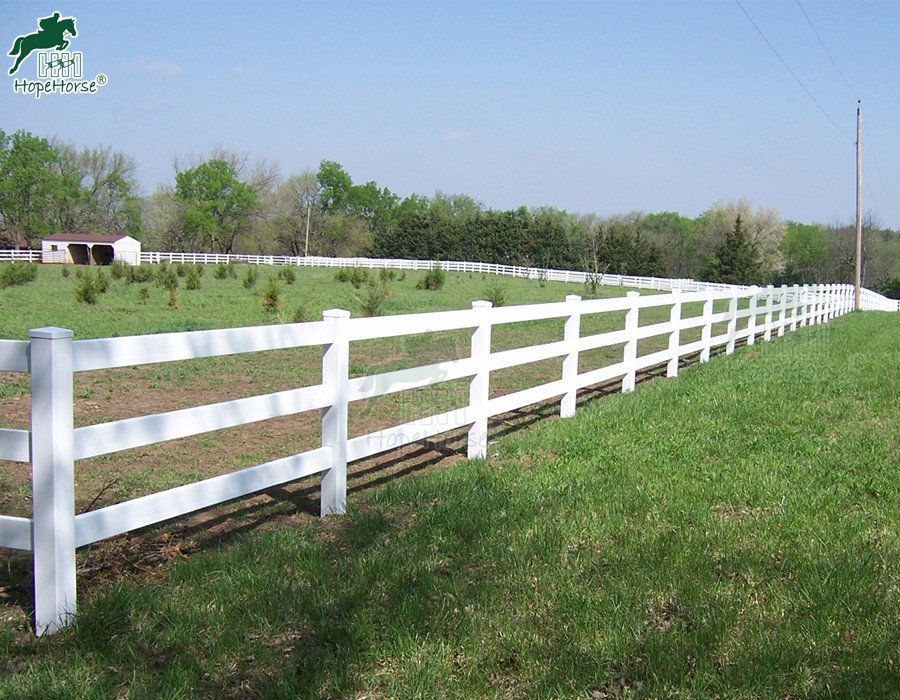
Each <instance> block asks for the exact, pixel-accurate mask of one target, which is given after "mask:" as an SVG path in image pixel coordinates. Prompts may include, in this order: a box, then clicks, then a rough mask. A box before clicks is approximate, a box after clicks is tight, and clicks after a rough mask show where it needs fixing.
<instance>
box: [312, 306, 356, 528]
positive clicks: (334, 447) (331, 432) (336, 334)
mask: <svg viewBox="0 0 900 700" xmlns="http://www.w3.org/2000/svg"><path fill="white" fill-rule="evenodd" d="M322 318H323V319H324V320H325V321H329V322H330V323H331V329H332V335H331V343H329V344H328V345H324V346H323V347H322V384H324V385H325V386H328V387H330V388H331V390H332V399H331V405H330V406H326V407H325V408H323V409H322V446H323V447H330V448H331V466H330V467H329V468H328V470H327V471H326V472H325V474H324V475H323V476H322V485H321V503H320V506H319V513H320V515H322V516H323V517H324V516H326V515H343V514H344V513H345V511H346V507H347V381H348V375H349V371H350V339H349V336H348V334H347V322H348V320H349V319H350V312H349V311H344V310H343V309H328V310H326V311H323V312H322Z"/></svg>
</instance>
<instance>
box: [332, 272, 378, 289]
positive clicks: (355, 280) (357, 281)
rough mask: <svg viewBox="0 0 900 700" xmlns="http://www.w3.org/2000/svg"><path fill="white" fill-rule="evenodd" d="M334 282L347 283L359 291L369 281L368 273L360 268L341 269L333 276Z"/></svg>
mask: <svg viewBox="0 0 900 700" xmlns="http://www.w3.org/2000/svg"><path fill="white" fill-rule="evenodd" d="M334 280H335V282H349V283H350V284H351V285H353V288H354V289H359V288H360V287H362V286H363V285H364V284H367V283H368V282H369V280H370V276H369V271H368V270H366V269H365V268H362V267H342V268H341V269H340V270H338V272H337V274H336V275H335V276H334Z"/></svg>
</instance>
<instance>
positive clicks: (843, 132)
mask: <svg viewBox="0 0 900 700" xmlns="http://www.w3.org/2000/svg"><path fill="white" fill-rule="evenodd" d="M734 2H735V3H736V4H737V6H738V7H740V8H741V12H743V13H744V16H745V17H746V18H747V21H749V22H750V24H752V25H753V28H754V29H755V30H756V31H757V32H758V33H759V35H760V36H761V37H762V38H763V41H765V42H766V45H768V47H769V48H770V49H772V53H774V54H775V55H776V56H777V57H778V60H779V61H781V65H783V66H784V67H785V68H786V69H787V72H788V73H790V74H791V75H792V76H793V77H794V80H796V81H797V83H798V84H799V85H800V87H802V88H803V91H804V92H805V93H806V94H807V95H809V98H810V99H811V100H812V101H813V102H815V103H816V107H818V108H819V111H820V112H822V114H824V115H825V118H826V119H828V121H830V122H831V124H832V125H833V126H834V128H835V129H837V130H838V131H839V132H841V134H843V136H844V138H846V139H847V140H848V141H850V142H851V143H852V142H853V139H852V138H850V136H849V135H848V134H847V132H846V131H844V130H843V129H842V128H841V126H840V125H839V124H838V123H837V122H836V121H835V120H834V119H833V118H832V116H831V115H830V114H829V113H828V112H827V111H826V110H825V108H824V107H823V106H822V104H821V103H820V102H819V101H818V100H817V99H816V96H815V95H813V94H812V92H811V91H810V89H809V88H808V87H806V84H805V83H804V82H803V81H802V80H800V78H799V76H798V75H797V74H796V73H795V72H794V71H793V70H792V69H791V67H790V66H789V65H788V64H787V61H785V60H784V59H783V58H782V57H781V54H780V53H778V50H777V49H776V48H775V47H774V46H773V45H772V42H771V41H769V39H768V37H767V36H766V35H765V34H764V33H763V30H762V29H760V28H759V27H758V26H757V24H756V22H754V21H753V18H752V17H751V16H750V14H749V13H748V12H747V10H745V9H744V6H743V5H742V4H741V0H734Z"/></svg>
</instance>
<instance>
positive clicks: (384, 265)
mask: <svg viewBox="0 0 900 700" xmlns="http://www.w3.org/2000/svg"><path fill="white" fill-rule="evenodd" d="M163 260H165V261H167V262H173V263H191V264H195V265H196V264H201V265H218V264H219V263H229V262H235V263H249V264H251V265H293V266H295V267H365V268H369V269H373V270H380V269H394V270H431V269H433V268H434V267H436V266H437V265H440V267H441V269H442V270H444V271H446V272H471V273H474V274H491V275H507V276H510V277H524V278H526V279H535V280H536V279H541V278H543V279H546V280H548V281H551V282H577V283H584V282H586V281H587V280H588V279H589V278H590V277H592V276H593V277H594V279H595V281H596V282H597V283H598V284H601V285H603V286H612V287H631V288H634V289H655V290H658V291H672V290H675V289H679V290H681V291H683V292H701V291H704V290H707V289H711V290H713V291H716V292H727V291H730V290H732V289H737V290H739V291H748V290H749V289H750V287H744V286H739V285H733V284H720V283H716V282H701V281H699V280H694V279H669V278H666V277H640V276H637V275H607V274H596V275H592V273H589V272H584V271H579V270H547V269H543V268H539V267H523V266H521V265H498V264H496V263H482V262H465V261H461V260H404V259H399V258H398V259H393V258H326V257H319V256H310V257H295V256H289V255H225V254H224V253H156V252H142V253H141V262H146V263H159V262H161V261H163ZM861 301H862V308H863V310H864V311H900V301H898V300H895V299H888V298H887V297H885V296H882V295H881V294H878V293H877V292H873V291H871V290H869V289H863V290H862V299H861Z"/></svg>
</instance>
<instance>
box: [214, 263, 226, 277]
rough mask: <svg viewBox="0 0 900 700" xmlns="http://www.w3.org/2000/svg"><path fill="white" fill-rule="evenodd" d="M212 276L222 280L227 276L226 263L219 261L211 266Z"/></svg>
mask: <svg viewBox="0 0 900 700" xmlns="http://www.w3.org/2000/svg"><path fill="white" fill-rule="evenodd" d="M213 277H215V278H216V279H217V280H223V279H225V278H227V277H228V265H226V264H225V263H219V264H218V265H216V266H215V268H213Z"/></svg>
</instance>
